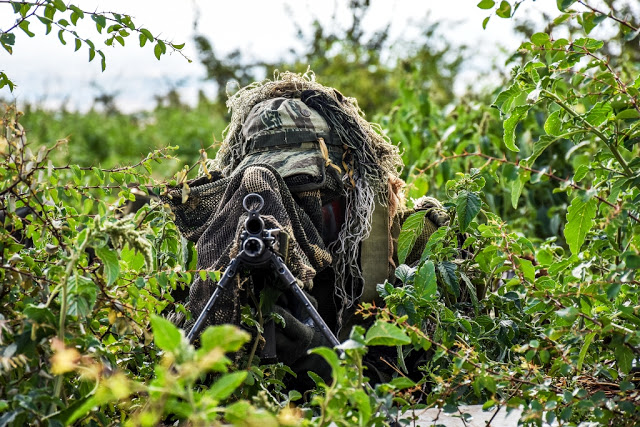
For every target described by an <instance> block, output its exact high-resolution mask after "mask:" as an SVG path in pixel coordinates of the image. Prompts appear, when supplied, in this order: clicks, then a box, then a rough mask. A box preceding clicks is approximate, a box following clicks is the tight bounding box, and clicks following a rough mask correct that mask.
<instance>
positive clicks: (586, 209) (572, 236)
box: [564, 195, 598, 254]
mask: <svg viewBox="0 0 640 427" xmlns="http://www.w3.org/2000/svg"><path fill="white" fill-rule="evenodd" d="M597 208H598V203H597V200H596V199H594V198H589V199H587V200H585V199H584V198H583V197H582V196H580V195H578V196H576V197H574V198H573V200H572V201H571V206H569V209H567V225H566V226H565V227H564V237H565V239H566V240H567V243H568V244H569V249H571V253H573V254H577V253H578V252H580V248H581V247H582V244H583V243H584V239H585V237H586V236H587V233H588V232H589V230H591V227H592V226H593V218H595V216H596V210H597Z"/></svg>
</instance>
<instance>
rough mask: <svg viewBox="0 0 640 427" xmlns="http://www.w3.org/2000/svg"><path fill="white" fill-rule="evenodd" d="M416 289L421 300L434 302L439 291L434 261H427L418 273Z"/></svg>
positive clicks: (414, 284)
mask: <svg viewBox="0 0 640 427" xmlns="http://www.w3.org/2000/svg"><path fill="white" fill-rule="evenodd" d="M413 286H414V288H415V289H416V293H417V295H418V297H419V298H423V299H428V300H432V299H434V298H435V295H436V291H437V290H438V279H437V277H436V267H435V265H434V264H433V262H432V261H425V263H424V264H422V265H421V266H420V268H419V269H418V272H417V273H416V276H415V279H414V283H413Z"/></svg>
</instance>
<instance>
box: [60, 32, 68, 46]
mask: <svg viewBox="0 0 640 427" xmlns="http://www.w3.org/2000/svg"><path fill="white" fill-rule="evenodd" d="M63 36H64V30H59V31H58V40H60V43H62V44H63V45H66V44H67V42H66V41H65V40H64V37H63Z"/></svg>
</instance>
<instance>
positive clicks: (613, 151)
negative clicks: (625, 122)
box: [542, 89, 633, 177]
mask: <svg viewBox="0 0 640 427" xmlns="http://www.w3.org/2000/svg"><path fill="white" fill-rule="evenodd" d="M542 93H544V94H545V95H547V97H549V98H551V99H552V100H553V101H554V102H555V103H556V104H558V105H559V106H560V107H562V108H563V109H564V110H565V111H567V112H568V113H569V114H570V115H571V116H572V117H573V118H575V119H578V120H580V121H581V122H582V124H584V125H585V126H586V127H587V128H588V129H589V130H590V131H591V132H592V133H593V134H594V135H596V136H597V137H598V138H600V139H601V140H602V142H604V143H605V144H606V145H607V147H608V148H609V151H611V154H613V156H614V157H615V158H616V159H617V160H618V162H619V163H620V166H622V169H624V172H625V176H627V177H630V176H632V175H633V171H632V170H631V169H630V168H629V165H628V164H627V162H626V161H625V160H624V158H623V157H622V155H621V154H620V152H619V151H618V147H616V145H615V144H613V143H611V141H610V138H607V136H606V135H605V134H604V133H602V131H600V130H599V129H598V128H596V127H594V126H593V125H592V124H591V123H589V122H588V121H587V119H585V118H584V117H582V116H581V115H580V114H578V113H576V112H575V111H573V109H572V108H571V107H570V106H569V105H567V104H566V103H565V102H564V101H563V100H562V99H561V98H560V97H559V96H558V95H556V94H555V93H553V92H549V91H548V90H546V89H542Z"/></svg>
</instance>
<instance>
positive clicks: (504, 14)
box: [496, 0, 511, 18]
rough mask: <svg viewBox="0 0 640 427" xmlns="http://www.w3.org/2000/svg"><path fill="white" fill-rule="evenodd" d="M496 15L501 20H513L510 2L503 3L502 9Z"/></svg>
mask: <svg viewBox="0 0 640 427" xmlns="http://www.w3.org/2000/svg"><path fill="white" fill-rule="evenodd" d="M496 15H498V16H499V17H500V18H511V4H509V2H508V1H504V0H503V1H502V2H501V3H500V7H499V8H498V10H496Z"/></svg>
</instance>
